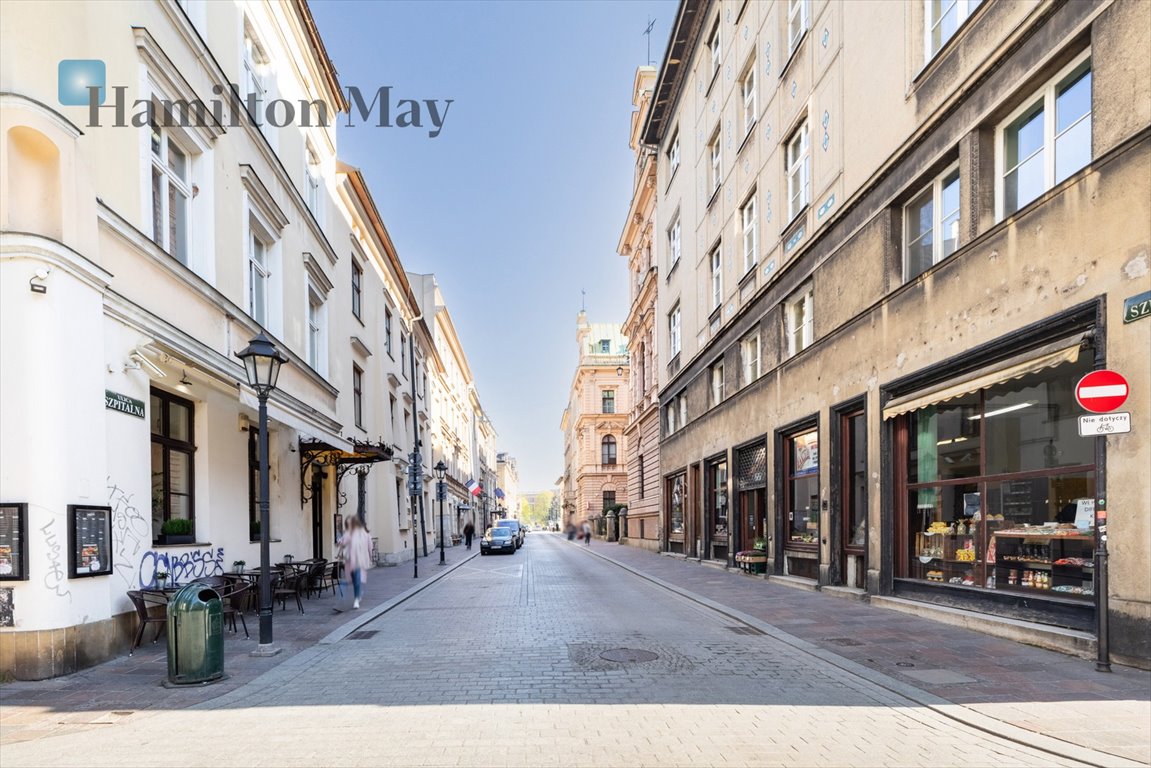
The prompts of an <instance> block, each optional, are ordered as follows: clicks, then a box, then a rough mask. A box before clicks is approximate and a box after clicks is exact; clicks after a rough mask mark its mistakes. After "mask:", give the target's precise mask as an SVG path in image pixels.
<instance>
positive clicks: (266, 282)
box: [248, 217, 272, 327]
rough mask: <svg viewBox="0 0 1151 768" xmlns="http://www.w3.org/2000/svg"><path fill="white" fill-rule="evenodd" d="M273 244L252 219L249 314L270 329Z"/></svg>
mask: <svg viewBox="0 0 1151 768" xmlns="http://www.w3.org/2000/svg"><path fill="white" fill-rule="evenodd" d="M271 251H272V242H271V238H270V237H269V236H268V235H267V233H266V232H265V231H264V230H263V228H262V227H261V226H260V225H259V223H258V222H257V221H256V219H255V217H252V218H251V219H250V221H249V224H248V314H249V315H251V316H252V319H253V320H255V321H256V322H257V323H259V324H260V325H262V326H264V327H268V325H269V321H270V319H271V318H270V313H269V311H268V308H269V303H270V301H271V288H270V286H271V282H272V254H271Z"/></svg>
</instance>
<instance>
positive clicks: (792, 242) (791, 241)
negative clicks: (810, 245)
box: [783, 227, 807, 253]
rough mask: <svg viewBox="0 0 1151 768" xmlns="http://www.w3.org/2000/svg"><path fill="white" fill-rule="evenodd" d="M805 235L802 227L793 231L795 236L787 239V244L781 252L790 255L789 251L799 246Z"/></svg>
mask: <svg viewBox="0 0 1151 768" xmlns="http://www.w3.org/2000/svg"><path fill="white" fill-rule="evenodd" d="M805 234H807V232H806V231H805V228H804V227H800V228H799V229H797V230H795V234H794V235H792V236H791V237H789V238H788V239H787V244H786V245H784V246H783V252H784V253H790V252H791V249H792V248H794V247H795V246H797V245H799V242H800V241H801V240H803V236H804V235H805Z"/></svg>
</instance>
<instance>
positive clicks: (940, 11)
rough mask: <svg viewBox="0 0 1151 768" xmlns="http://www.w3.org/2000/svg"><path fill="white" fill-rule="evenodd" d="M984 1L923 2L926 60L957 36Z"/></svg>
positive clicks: (926, 0) (950, 0) (947, 0)
mask: <svg viewBox="0 0 1151 768" xmlns="http://www.w3.org/2000/svg"><path fill="white" fill-rule="evenodd" d="M981 2H983V0H923V38H924V40H923V50H924V60H925V61H931V59H932V57H933V56H935V54H937V53H939V51H940V49H941V48H943V46H944V45H945V44H946V43H947V41H948V40H950V39H951V37H952V36H953V35H954V34H955V30H957V29H959V27H960V25H961V24H963V22H964V21H966V20H967V17H968V16H970V15H971V14H972V12H974V11H975V9H976V8H977V7H978V6H979V4H980V3H981Z"/></svg>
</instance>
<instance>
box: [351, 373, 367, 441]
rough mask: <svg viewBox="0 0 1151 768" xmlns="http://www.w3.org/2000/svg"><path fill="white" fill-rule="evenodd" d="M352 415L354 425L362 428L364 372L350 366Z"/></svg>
mask: <svg viewBox="0 0 1151 768" xmlns="http://www.w3.org/2000/svg"><path fill="white" fill-rule="evenodd" d="M352 417H353V420H354V421H355V423H356V426H357V427H359V428H360V429H363V428H364V372H363V371H361V370H360V367H359V366H358V365H353V366H352Z"/></svg>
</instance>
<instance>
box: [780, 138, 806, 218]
mask: <svg viewBox="0 0 1151 768" xmlns="http://www.w3.org/2000/svg"><path fill="white" fill-rule="evenodd" d="M786 163H787V220H788V221H791V220H793V219H794V218H795V217H796V216H798V215H799V214H800V212H802V211H803V209H804V208H806V207H807V205H808V203H810V202H811V159H810V155H809V152H808V145H807V121H806V120H805V121H804V122H803V124H802V125H800V126H799V127H798V128H796V129H795V131H793V132H792V134H791V136H789V137H788V139H787V143H786Z"/></svg>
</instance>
